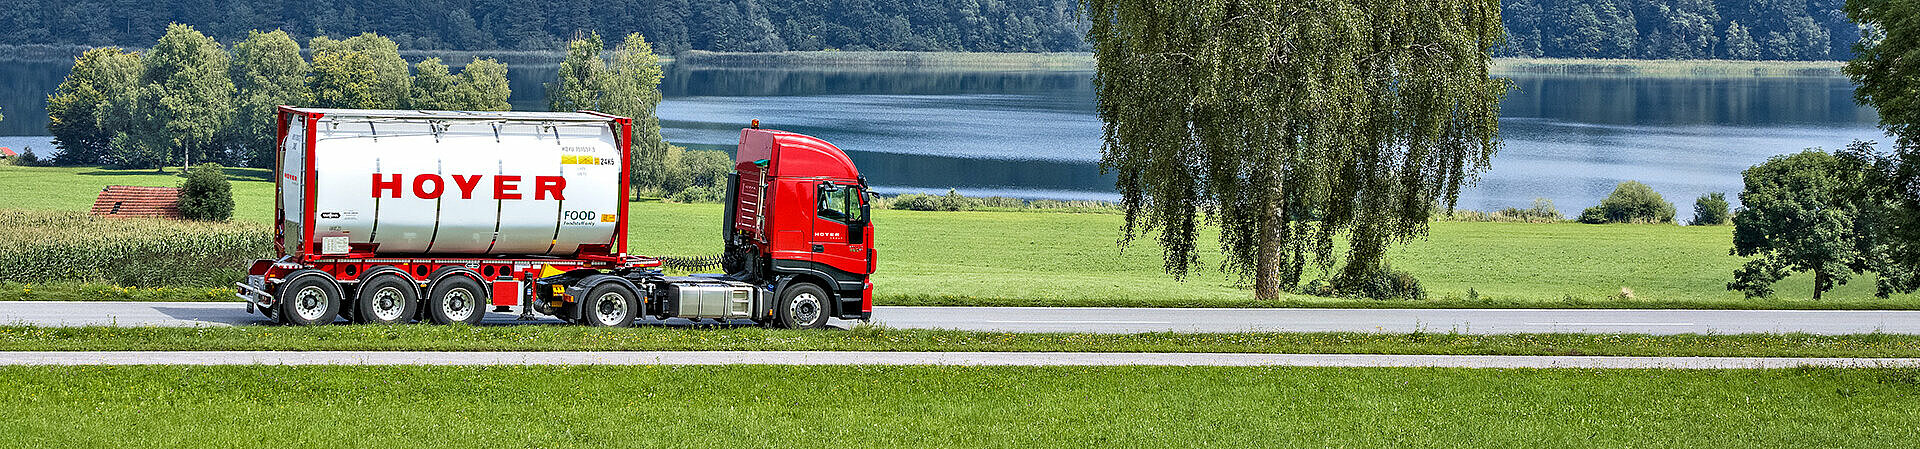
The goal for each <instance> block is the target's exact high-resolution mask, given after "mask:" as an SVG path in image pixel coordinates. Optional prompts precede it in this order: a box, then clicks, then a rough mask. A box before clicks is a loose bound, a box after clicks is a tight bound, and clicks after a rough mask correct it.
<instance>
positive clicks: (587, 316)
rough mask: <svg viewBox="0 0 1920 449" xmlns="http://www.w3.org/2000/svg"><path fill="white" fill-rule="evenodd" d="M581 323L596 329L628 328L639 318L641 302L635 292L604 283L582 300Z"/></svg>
mask: <svg viewBox="0 0 1920 449" xmlns="http://www.w3.org/2000/svg"><path fill="white" fill-rule="evenodd" d="M574 307H579V308H580V322H581V323H582V324H586V325H588V326H594V327H627V326H632V325H633V319H634V317H636V316H639V314H640V313H639V312H640V301H638V300H637V299H635V298H634V297H633V290H628V289H627V287H626V286H624V285H620V284H618V283H613V282H607V283H602V284H600V285H599V286H598V287H594V288H593V290H592V291H589V292H587V296H586V297H584V298H580V303H579V304H577V305H575V306H574Z"/></svg>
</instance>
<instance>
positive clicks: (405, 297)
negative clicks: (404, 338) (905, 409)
mask: <svg viewBox="0 0 1920 449" xmlns="http://www.w3.org/2000/svg"><path fill="white" fill-rule="evenodd" d="M357 296H358V297H356V298H354V305H353V322H355V323H360V324H406V323H409V322H412V321H413V317H414V314H415V313H416V312H415V311H414V309H415V308H417V307H419V304H420V298H419V296H420V288H419V287H415V286H414V285H413V282H411V281H408V280H406V279H401V278H400V277H399V276H393V275H384V276H375V277H374V278H373V280H372V281H368V282H366V283H363V284H360V291H359V294H358V295H357Z"/></svg>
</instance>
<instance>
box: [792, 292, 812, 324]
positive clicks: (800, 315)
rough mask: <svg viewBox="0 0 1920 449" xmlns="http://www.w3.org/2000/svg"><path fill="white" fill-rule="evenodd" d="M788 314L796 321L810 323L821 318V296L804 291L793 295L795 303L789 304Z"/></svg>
mask: <svg viewBox="0 0 1920 449" xmlns="http://www.w3.org/2000/svg"><path fill="white" fill-rule="evenodd" d="M787 316H791V317H793V322H794V323H799V324H810V323H813V321H814V320H818V319H820V297H818V296H814V295H813V293H806V292H802V293H800V294H798V295H794V296H793V303H792V304H788V305H787Z"/></svg>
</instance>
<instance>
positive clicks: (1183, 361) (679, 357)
mask: <svg viewBox="0 0 1920 449" xmlns="http://www.w3.org/2000/svg"><path fill="white" fill-rule="evenodd" d="M742 364H750V365H965V366H1116V365H1159V366H1329V367H1457V368H1601V369H1615V368H1633V369H1640V368H1681V369H1744V368H1792V367H1800V366H1835V367H1916V366H1920V358H1886V359H1848V358H1791V357H1781V358H1769V357H1581V356H1482V355H1374V354H1220V353H1138V352H1132V353H1128V352H1120V353H1065V352H862V351H846V352H837V351H829V352H813V351H636V352H410V351H394V352H379V351H315V352H303V351H83V352H0V365H742Z"/></svg>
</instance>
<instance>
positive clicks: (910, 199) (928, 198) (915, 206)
mask: <svg viewBox="0 0 1920 449" xmlns="http://www.w3.org/2000/svg"><path fill="white" fill-rule="evenodd" d="M887 208H888V209H894V210H920V211H937V210H940V199H939V198H935V197H933V196H932V195H922V194H918V193H909V194H905V195H900V196H896V197H893V199H891V200H889V201H888V202H887Z"/></svg>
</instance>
